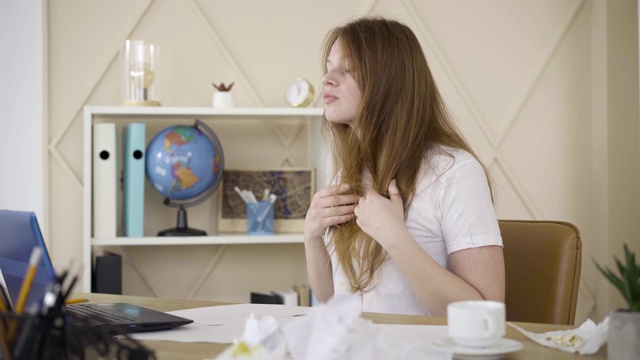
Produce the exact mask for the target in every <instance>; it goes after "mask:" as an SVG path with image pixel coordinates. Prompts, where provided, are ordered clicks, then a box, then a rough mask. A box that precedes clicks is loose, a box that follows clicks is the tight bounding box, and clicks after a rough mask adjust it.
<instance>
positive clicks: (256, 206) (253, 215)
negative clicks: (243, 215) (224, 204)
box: [247, 201, 274, 235]
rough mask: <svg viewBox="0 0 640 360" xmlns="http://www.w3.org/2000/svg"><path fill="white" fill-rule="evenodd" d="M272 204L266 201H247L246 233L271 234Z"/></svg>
mask: <svg viewBox="0 0 640 360" xmlns="http://www.w3.org/2000/svg"><path fill="white" fill-rule="evenodd" d="M273 205H274V204H273V203H270V202H268V201H260V202H253V203H247V234H248V235H273V233H274V227H273V222H274V212H273V208H274V206H273Z"/></svg>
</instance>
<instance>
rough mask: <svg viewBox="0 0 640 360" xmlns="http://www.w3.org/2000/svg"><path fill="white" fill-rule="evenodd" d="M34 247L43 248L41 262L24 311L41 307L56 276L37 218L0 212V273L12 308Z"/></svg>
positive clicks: (20, 213) (29, 215)
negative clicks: (34, 305)
mask: <svg viewBox="0 0 640 360" xmlns="http://www.w3.org/2000/svg"><path fill="white" fill-rule="evenodd" d="M35 246H39V247H40V248H42V260H41V261H40V264H39V265H38V270H37V272H36V274H35V277H34V279H33V283H32V286H31V290H30V292H29V297H28V298H27V302H26V303H25V309H28V308H29V306H32V304H34V303H35V304H37V305H38V306H41V305H42V300H43V299H44V295H45V292H46V289H47V285H48V284H49V283H50V282H51V280H53V278H54V277H55V272H54V270H53V265H52V263H51V259H50V258H49V253H48V252H47V247H46V246H45V244H44V239H43V238H42V233H41V232H40V227H39V225H38V220H37V219H36V215H35V214H34V213H33V212H27V211H13V210H0V272H1V274H2V278H4V283H5V284H6V289H7V292H8V293H9V298H10V300H11V303H12V306H15V304H16V302H17V301H18V296H19V295H20V288H21V287H22V281H23V280H24V278H25V275H26V274H27V268H28V267H29V258H30V257H31V252H32V251H33V248H34V247H35Z"/></svg>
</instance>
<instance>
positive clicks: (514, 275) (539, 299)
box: [498, 220, 582, 325]
mask: <svg viewBox="0 0 640 360" xmlns="http://www.w3.org/2000/svg"><path fill="white" fill-rule="evenodd" d="M498 223H499V226H500V232H501V234H502V241H503V244H504V261H505V274H506V289H505V290H506V294H505V304H506V308H507V321H522V322H535V323H548V324H563V325H573V323H574V321H575V315H576V304H577V302H578V285H579V283H580V270H581V264H582V241H581V240H580V232H579V230H578V228H577V227H575V226H574V225H573V224H570V223H566V222H560V221H527V220H499V221H498Z"/></svg>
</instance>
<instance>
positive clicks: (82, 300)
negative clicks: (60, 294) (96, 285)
mask: <svg viewBox="0 0 640 360" xmlns="http://www.w3.org/2000/svg"><path fill="white" fill-rule="evenodd" d="M87 301H89V298H73V299H69V300H66V301H65V302H64V303H65V304H67V305H70V304H80V303H84V302H87Z"/></svg>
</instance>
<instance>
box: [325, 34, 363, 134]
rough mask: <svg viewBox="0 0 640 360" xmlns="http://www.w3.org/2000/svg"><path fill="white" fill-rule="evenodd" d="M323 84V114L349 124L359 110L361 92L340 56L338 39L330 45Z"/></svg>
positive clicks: (334, 121) (340, 47)
mask: <svg viewBox="0 0 640 360" xmlns="http://www.w3.org/2000/svg"><path fill="white" fill-rule="evenodd" d="M322 84H324V93H323V101H324V116H325V117H326V118H327V120H329V121H330V122H332V123H338V124H347V125H351V124H352V122H353V119H355V117H356V114H357V113H358V111H359V110H360V104H361V103H362V94H361V93H360V89H359V88H358V84H357V83H356V81H355V79H354V78H353V74H352V73H351V71H350V69H349V64H348V63H347V59H345V58H343V57H342V46H341V45H340V39H338V40H336V42H335V43H334V44H333V46H332V47H331V51H330V52H329V57H328V58H327V73H326V74H325V75H324V77H323V78H322Z"/></svg>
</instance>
